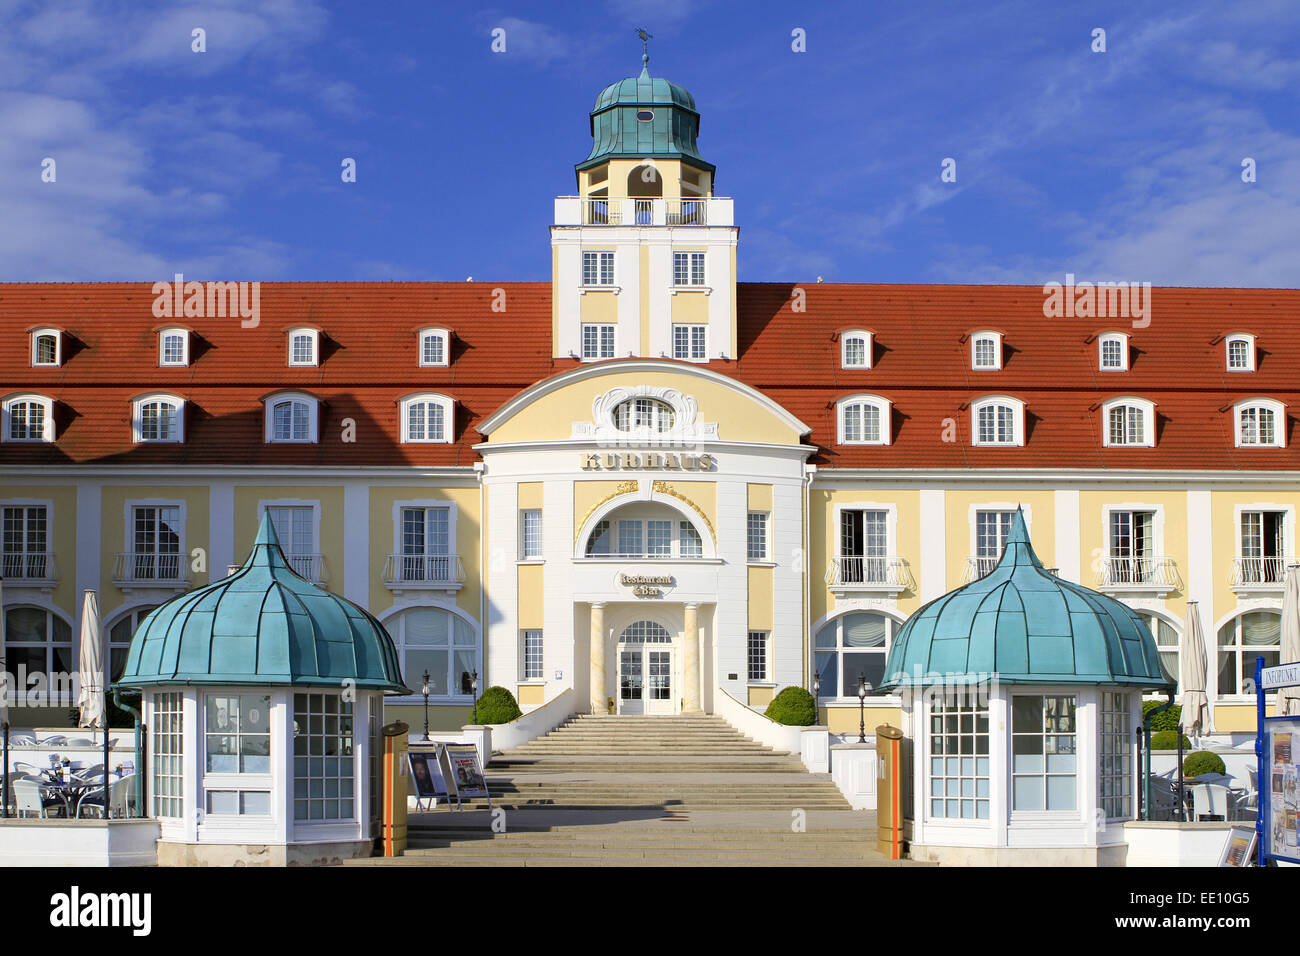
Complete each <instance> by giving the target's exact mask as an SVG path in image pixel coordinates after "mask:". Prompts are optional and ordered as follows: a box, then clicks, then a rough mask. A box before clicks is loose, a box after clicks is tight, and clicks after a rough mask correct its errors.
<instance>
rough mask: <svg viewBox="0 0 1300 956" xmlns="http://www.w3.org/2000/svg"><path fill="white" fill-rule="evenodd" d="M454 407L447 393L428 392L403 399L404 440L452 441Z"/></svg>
mask: <svg viewBox="0 0 1300 956" xmlns="http://www.w3.org/2000/svg"><path fill="white" fill-rule="evenodd" d="M454 408H455V403H454V402H453V401H452V399H450V398H448V397H447V396H446V395H435V394H432V393H427V394H423V395H411V396H408V397H407V398H404V399H402V441H404V442H450V441H451V439H452V432H453V430H454V429H453V428H452V425H453V423H454Z"/></svg>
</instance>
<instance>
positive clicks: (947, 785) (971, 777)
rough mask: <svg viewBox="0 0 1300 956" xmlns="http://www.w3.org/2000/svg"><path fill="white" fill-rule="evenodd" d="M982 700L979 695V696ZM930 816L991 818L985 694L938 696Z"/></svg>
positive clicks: (933, 714) (934, 713)
mask: <svg viewBox="0 0 1300 956" xmlns="http://www.w3.org/2000/svg"><path fill="white" fill-rule="evenodd" d="M981 698H983V699H981ZM929 799H930V816H931V817H939V818H944V819H948V820H987V819H988V818H989V711H988V698H987V696H986V695H981V694H978V693H974V692H970V693H966V692H963V693H961V694H954V695H952V696H936V697H935V698H933V702H932V706H931V708H930V793H929Z"/></svg>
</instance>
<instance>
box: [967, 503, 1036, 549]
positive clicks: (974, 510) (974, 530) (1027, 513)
mask: <svg viewBox="0 0 1300 956" xmlns="http://www.w3.org/2000/svg"><path fill="white" fill-rule="evenodd" d="M1017 508H1019V509H1020V515H1021V517H1022V518H1024V521H1025V531H1027V532H1032V531H1033V530H1034V510H1033V506H1032V505H1021V504H1018V503H1016V502H1013V501H979V502H975V503H974V504H972V505H971V506H970V507H969V508H967V509H966V524H967V526H968V527H969V531H970V548H969V549H968V550H967V552H966V553H967V554H968V555H969V556H970V557H972V558H978V557H979V556H980V554H979V516H980V514H981V513H988V512H995V511H996V512H1001V513H1005V512H1012V513H1013V514H1014V513H1015V511H1016V509H1017ZM1031 537H1032V534H1031ZM1003 547H1004V548H1005V547H1006V542H1005V541H1004V542H1003ZM994 560H996V558H995V559H994Z"/></svg>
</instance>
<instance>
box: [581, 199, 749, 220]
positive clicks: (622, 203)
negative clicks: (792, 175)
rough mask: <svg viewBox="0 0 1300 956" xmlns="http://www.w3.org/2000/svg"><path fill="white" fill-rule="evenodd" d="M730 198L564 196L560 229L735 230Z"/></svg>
mask: <svg viewBox="0 0 1300 956" xmlns="http://www.w3.org/2000/svg"><path fill="white" fill-rule="evenodd" d="M733 209H734V207H733V202H732V200H731V198H730V197H721V196H699V197H690V196H686V197H681V198H668V199H647V198H638V197H635V196H625V197H619V196H614V197H611V198H603V199H591V198H585V197H581V196H560V197H559V198H557V199H556V200H555V224H556V225H557V226H732V225H735V215H734V211H733Z"/></svg>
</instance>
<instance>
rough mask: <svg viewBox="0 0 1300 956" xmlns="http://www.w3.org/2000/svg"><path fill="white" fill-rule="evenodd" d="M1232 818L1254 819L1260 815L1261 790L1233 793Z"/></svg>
mask: <svg viewBox="0 0 1300 956" xmlns="http://www.w3.org/2000/svg"><path fill="white" fill-rule="evenodd" d="M1233 797H1234V799H1233V801H1232V816H1231V817H1229V819H1231V820H1242V821H1247V820H1249V821H1254V820H1255V818H1256V817H1258V816H1259V791H1258V790H1248V791H1246V792H1245V793H1237V794H1233Z"/></svg>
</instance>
